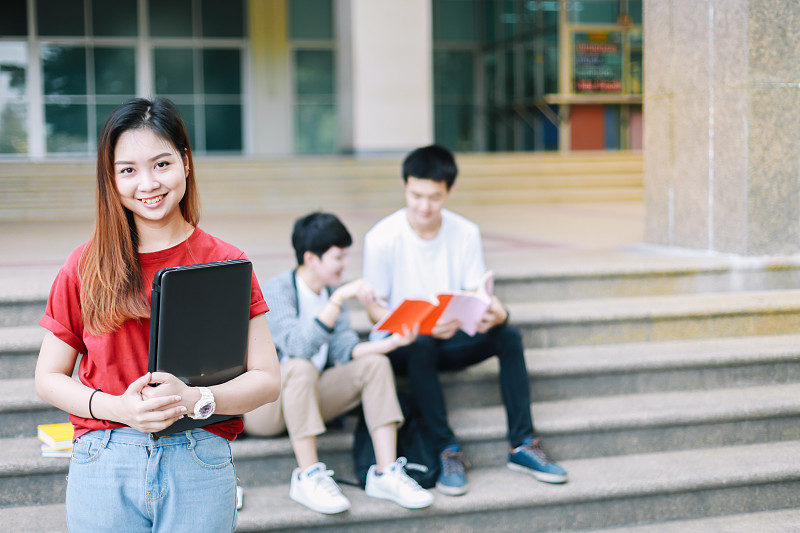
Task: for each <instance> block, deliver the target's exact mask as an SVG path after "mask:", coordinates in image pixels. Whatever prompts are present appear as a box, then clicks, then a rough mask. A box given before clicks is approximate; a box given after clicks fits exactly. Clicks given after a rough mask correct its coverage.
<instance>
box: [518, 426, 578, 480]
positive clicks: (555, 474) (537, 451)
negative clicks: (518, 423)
mask: <svg viewBox="0 0 800 533" xmlns="http://www.w3.org/2000/svg"><path fill="white" fill-rule="evenodd" d="M507 466H508V468H510V469H511V470H516V471H517V472H524V473H526V474H530V475H532V476H533V477H535V478H536V479H538V480H539V481H544V482H545V483H566V482H567V471H566V470H564V469H563V468H561V467H560V466H558V465H557V464H556V463H554V462H553V460H552V459H550V458H549V457H548V456H547V454H546V453H545V451H544V450H543V449H542V448H541V446H540V445H539V439H534V438H532V437H531V438H527V439H525V441H524V442H523V443H522V445H521V446H517V447H516V448H514V449H513V450H511V451H510V452H509V453H508V464H507Z"/></svg>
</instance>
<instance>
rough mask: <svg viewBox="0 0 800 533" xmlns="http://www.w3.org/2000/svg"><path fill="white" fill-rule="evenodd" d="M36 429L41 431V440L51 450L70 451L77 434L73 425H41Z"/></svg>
mask: <svg viewBox="0 0 800 533" xmlns="http://www.w3.org/2000/svg"><path fill="white" fill-rule="evenodd" d="M36 428H37V429H38V430H39V433H38V437H39V440H40V441H42V442H44V443H45V444H47V445H48V446H49V447H50V448H51V449H53V450H68V449H70V448H72V435H73V434H74V433H75V428H73V427H72V424H71V423H69V422H61V423H58V424H40V425H38V426H36Z"/></svg>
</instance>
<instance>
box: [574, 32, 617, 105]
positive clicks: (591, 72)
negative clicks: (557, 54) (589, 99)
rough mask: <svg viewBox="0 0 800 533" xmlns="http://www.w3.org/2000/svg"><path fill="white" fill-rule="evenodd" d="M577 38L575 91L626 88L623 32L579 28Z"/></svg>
mask: <svg viewBox="0 0 800 533" xmlns="http://www.w3.org/2000/svg"><path fill="white" fill-rule="evenodd" d="M573 40H574V41H573V42H574V54H575V58H574V71H575V72H574V77H575V92H576V93H620V92H622V46H621V44H622V34H621V33H620V32H618V31H576V32H574V33H573Z"/></svg>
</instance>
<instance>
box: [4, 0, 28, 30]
mask: <svg viewBox="0 0 800 533" xmlns="http://www.w3.org/2000/svg"><path fill="white" fill-rule="evenodd" d="M26 7H27V6H26V1H25V0H3V16H2V17H0V35H3V36H6V37H21V36H25V35H28V15H27V13H28V11H27V9H26Z"/></svg>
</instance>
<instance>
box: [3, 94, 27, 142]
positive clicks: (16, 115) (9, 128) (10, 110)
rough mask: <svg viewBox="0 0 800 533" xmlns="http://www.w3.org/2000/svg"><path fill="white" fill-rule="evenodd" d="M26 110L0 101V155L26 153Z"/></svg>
mask: <svg viewBox="0 0 800 533" xmlns="http://www.w3.org/2000/svg"><path fill="white" fill-rule="evenodd" d="M27 112H28V108H27V106H26V105H25V104H17V103H14V102H3V101H0V154H25V153H27V152H28V127H27V122H28V113H27Z"/></svg>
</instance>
